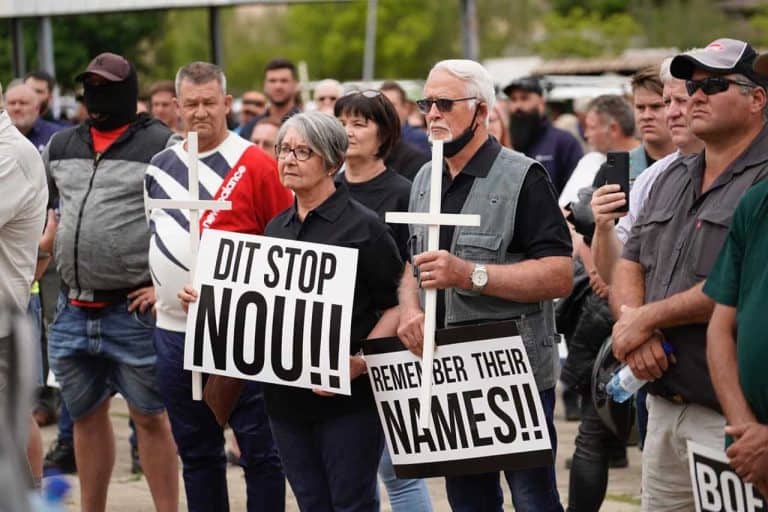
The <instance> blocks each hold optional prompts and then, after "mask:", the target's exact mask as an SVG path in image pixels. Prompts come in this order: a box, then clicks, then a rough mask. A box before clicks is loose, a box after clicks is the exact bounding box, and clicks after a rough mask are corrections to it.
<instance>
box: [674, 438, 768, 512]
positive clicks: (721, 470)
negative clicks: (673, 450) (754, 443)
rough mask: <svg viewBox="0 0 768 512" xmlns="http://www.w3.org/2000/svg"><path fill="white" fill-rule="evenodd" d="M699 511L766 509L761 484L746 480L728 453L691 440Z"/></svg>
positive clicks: (756, 511) (753, 511) (690, 456)
mask: <svg viewBox="0 0 768 512" xmlns="http://www.w3.org/2000/svg"><path fill="white" fill-rule="evenodd" d="M688 465H689V467H690V471H691V482H692V483H693V495H694V498H695V500H696V512H766V511H768V507H766V503H765V500H764V499H763V498H762V497H761V496H760V492H758V490H757V487H755V486H754V485H752V484H749V483H746V482H744V481H743V480H742V479H741V478H740V477H739V475H737V474H736V471H734V470H733V468H732V467H731V466H730V464H728V457H727V456H726V455H725V453H724V452H722V451H719V450H713V449H712V448H708V447H706V446H702V445H700V444H697V443H694V442H692V441H688Z"/></svg>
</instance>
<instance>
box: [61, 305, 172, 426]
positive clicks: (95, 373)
mask: <svg viewBox="0 0 768 512" xmlns="http://www.w3.org/2000/svg"><path fill="white" fill-rule="evenodd" d="M154 324H155V321H154V318H153V316H152V313H151V312H149V311H148V312H146V313H139V312H138V311H134V312H132V313H131V312H129V311H128V300H127V299H126V300H124V301H121V302H117V303H114V304H110V305H108V306H106V307H104V308H83V307H78V306H73V305H72V304H69V302H68V300H67V298H66V296H65V295H63V294H62V295H60V296H59V301H58V304H57V305H56V318H55V319H54V321H53V324H52V325H51V327H50V332H49V335H48V362H49V364H50V366H51V370H52V371H53V374H54V375H55V376H56V380H57V381H58V382H59V384H60V385H61V395H62V397H63V398H64V401H65V402H66V404H67V407H68V408H69V412H70V414H71V415H72V418H74V419H75V420H77V419H80V418H82V417H84V416H87V415H88V414H89V413H90V412H91V411H93V410H94V409H95V408H96V407H97V406H98V405H100V404H101V403H102V402H103V401H104V400H106V399H107V398H109V397H110V396H111V395H113V394H115V393H120V394H122V395H123V396H124V397H125V400H126V401H127V402H128V404H129V405H130V406H131V407H133V408H134V409H136V410H138V411H139V412H141V413H144V414H158V413H160V412H162V411H163V410H164V407H163V400H162V398H161V396H160V393H159V392H158V390H157V384H156V381H155V361H156V354H155V347H154V344H153V341H152V334H153V331H154Z"/></svg>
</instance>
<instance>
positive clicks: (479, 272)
mask: <svg viewBox="0 0 768 512" xmlns="http://www.w3.org/2000/svg"><path fill="white" fill-rule="evenodd" d="M469 278H470V280H471V281H472V291H473V292H482V291H483V288H485V285H487V284H488V270H487V269H486V268H485V265H480V264H479V263H478V264H475V268H474V269H473V270H472V274H471V275H470V276H469Z"/></svg>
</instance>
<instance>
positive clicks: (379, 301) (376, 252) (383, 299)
mask: <svg viewBox="0 0 768 512" xmlns="http://www.w3.org/2000/svg"><path fill="white" fill-rule="evenodd" d="M264 234H265V235H266V236H271V237H275V238H285V239H288V240H300V241H304V242H315V243H321V244H328V245H338V246H341V247H351V248H354V249H358V255H357V273H356V277H355V298H354V306H353V308H352V333H351V343H350V354H356V353H357V352H358V351H359V350H360V346H361V341H362V340H363V339H365V338H367V337H368V333H369V332H370V331H371V329H372V328H373V327H374V326H375V325H376V322H378V320H379V316H380V313H381V312H382V311H384V310H386V309H388V308H391V307H393V306H396V305H397V287H398V284H399V282H400V276H401V274H402V269H403V262H402V260H401V259H400V254H399V252H398V250H397V246H396V245H395V241H394V240H393V238H392V235H391V231H390V230H389V228H388V227H387V225H386V224H384V222H383V221H381V220H380V219H379V218H378V217H377V216H376V214H375V213H374V212H373V211H371V210H370V209H368V208H366V207H365V206H363V205H362V204H360V203H359V202H357V201H355V200H354V199H352V197H351V196H350V194H349V190H348V189H347V187H346V185H344V184H343V183H338V184H337V185H336V191H335V192H334V193H333V194H332V195H331V197H329V198H328V199H327V200H326V201H325V202H324V203H322V204H321V205H320V206H318V207H317V208H315V209H314V210H312V211H310V212H309V213H307V215H306V217H305V218H304V221H303V222H302V221H301V220H300V219H299V216H298V213H297V210H296V203H295V202H294V205H293V207H291V208H288V209H287V210H285V211H284V212H282V213H280V214H279V215H277V216H276V217H275V218H274V219H272V220H271V221H270V223H269V224H268V225H267V227H266V229H265V231H264ZM341 270H342V271H343V270H344V269H341ZM264 396H265V398H266V401H267V410H268V412H269V414H270V415H275V417H279V418H284V419H288V420H295V421H312V420H315V419H319V418H328V417H332V416H336V415H339V414H344V413H346V412H350V411H354V410H360V409H364V408H367V407H374V406H375V404H374V401H373V394H372V392H371V387H370V384H369V382H368V379H367V377H366V376H365V375H362V376H360V377H358V378H357V379H355V380H353V381H352V395H351V396H341V395H337V396H333V397H321V396H318V395H316V394H315V393H313V392H312V391H311V390H309V389H302V388H294V387H289V386H281V385H276V384H265V385H264Z"/></svg>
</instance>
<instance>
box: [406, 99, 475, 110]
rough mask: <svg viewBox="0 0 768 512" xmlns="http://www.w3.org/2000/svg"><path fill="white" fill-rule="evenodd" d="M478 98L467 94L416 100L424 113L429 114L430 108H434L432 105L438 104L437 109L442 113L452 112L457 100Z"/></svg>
mask: <svg viewBox="0 0 768 512" xmlns="http://www.w3.org/2000/svg"><path fill="white" fill-rule="evenodd" d="M476 99H477V98H476V97H475V96H467V97H466V98H454V99H451V98H435V99H424V100H416V105H417V106H418V107H419V110H420V111H421V113H422V114H428V113H429V111H430V110H432V105H436V106H437V110H439V111H440V112H441V113H446V112H450V111H451V110H453V104H454V103H456V102H457V101H469V100H476Z"/></svg>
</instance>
